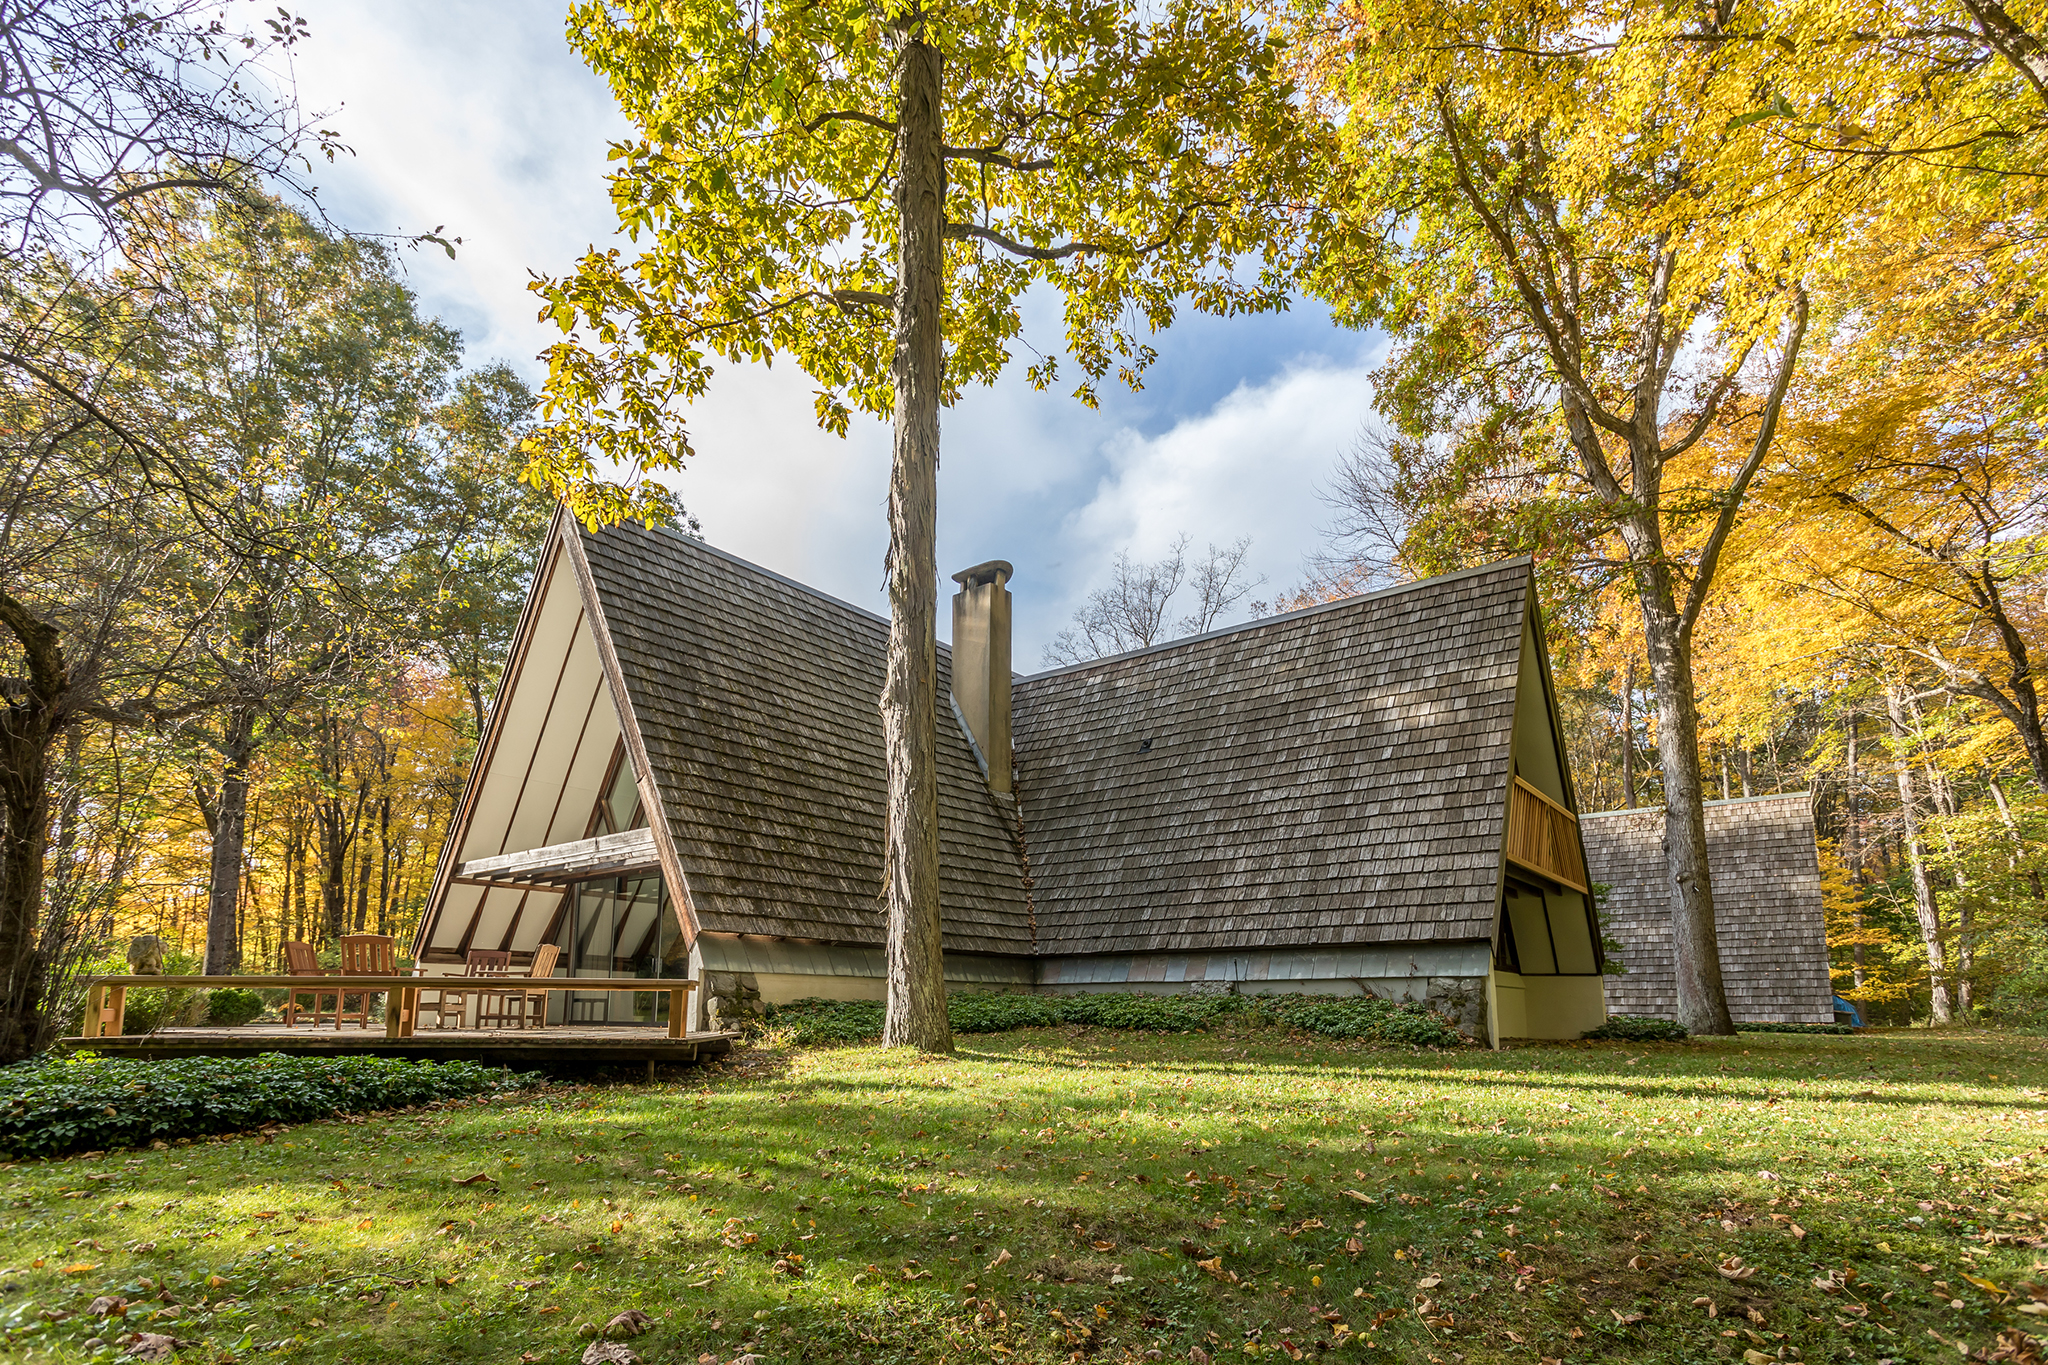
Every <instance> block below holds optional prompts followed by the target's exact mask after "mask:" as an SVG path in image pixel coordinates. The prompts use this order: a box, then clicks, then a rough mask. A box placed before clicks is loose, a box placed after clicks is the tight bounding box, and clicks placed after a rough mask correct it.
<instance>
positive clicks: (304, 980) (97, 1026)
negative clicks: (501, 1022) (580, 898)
mask: <svg viewBox="0 0 2048 1365" xmlns="http://www.w3.org/2000/svg"><path fill="white" fill-rule="evenodd" d="M572 982H573V988H574V989H575V990H577V991H631V992H633V993H634V994H636V995H638V994H642V993H645V992H649V991H664V992H666V993H667V994H668V997H669V1013H668V1035H669V1037H671V1038H681V1037H683V1036H685V1034H684V1028H683V1024H684V1021H685V1019H686V1018H687V1017H688V1013H687V1012H688V1009H689V1002H690V992H691V991H694V990H696V989H697V983H696V982H694V981H680V980H677V979H675V978H674V977H615V976H582V977H573V978H572V977H565V976H517V975H506V976H454V975H449V976H354V975H347V976H344V975H338V974H337V975H334V976H326V975H322V976H95V977H88V978H87V979H86V992H85V1020H84V1028H83V1029H82V1031H81V1036H83V1037H86V1038H117V1037H119V1036H120V1035H121V1029H122V1025H123V1024H124V1023H125V1021H126V1015H127V1011H128V991H129V988H130V987H137V988H140V987H146V986H173V987H175V986H189V987H202V988H205V987H221V986H242V987H248V988H252V989H279V988H282V989H290V990H293V991H294V993H295V994H299V995H311V994H313V993H314V992H315V991H316V990H317V991H318V992H319V993H320V994H322V995H332V994H334V993H335V992H336V991H341V992H344V993H346V994H349V995H361V994H364V993H365V992H367V993H369V994H371V995H381V994H384V993H386V992H389V994H390V997H391V998H390V999H389V1000H388V1001H386V1003H385V1009H384V1036H385V1037H386V1038H410V1037H412V1036H413V1031H414V1028H415V1026H416V1025H417V1024H418V1022H419V1003H420V992H421V991H422V990H429V991H439V990H450V991H467V992H469V993H472V994H475V993H483V994H495V993H496V992H499V991H506V992H511V991H520V990H531V991H560V990H568V989H571V983H572ZM337 1003H339V1002H337ZM334 1026H335V1028H336V1029H339V1028H340V1027H341V1021H340V1019H338V1018H337V1019H336V1020H335V1023H334Z"/></svg>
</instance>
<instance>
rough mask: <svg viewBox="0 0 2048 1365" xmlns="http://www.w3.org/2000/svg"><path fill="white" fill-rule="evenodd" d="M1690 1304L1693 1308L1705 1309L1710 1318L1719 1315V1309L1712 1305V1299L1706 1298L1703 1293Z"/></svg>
mask: <svg viewBox="0 0 2048 1365" xmlns="http://www.w3.org/2000/svg"><path fill="white" fill-rule="evenodd" d="M1692 1306H1693V1307H1695V1308H1704V1309H1706V1310H1707V1316H1708V1317H1710V1318H1714V1317H1719V1316H1720V1315H1721V1310H1720V1309H1718V1308H1716V1307H1715V1306H1714V1301H1713V1300H1712V1299H1710V1298H1707V1297H1706V1296H1705V1295H1701V1296H1700V1297H1699V1298H1697V1299H1694V1300H1693V1301H1692Z"/></svg>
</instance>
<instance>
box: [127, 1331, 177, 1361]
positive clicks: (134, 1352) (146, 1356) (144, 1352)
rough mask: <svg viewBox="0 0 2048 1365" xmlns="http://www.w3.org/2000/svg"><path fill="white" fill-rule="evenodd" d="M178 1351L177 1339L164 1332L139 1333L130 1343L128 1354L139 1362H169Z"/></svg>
mask: <svg viewBox="0 0 2048 1365" xmlns="http://www.w3.org/2000/svg"><path fill="white" fill-rule="evenodd" d="M177 1349H178V1342H177V1339H176V1338H175V1337H167V1336H165V1335H164V1334H163V1333H162V1332H137V1333H136V1334H135V1336H134V1338H133V1339H132V1340H130V1341H129V1343H128V1354H129V1355H131V1356H134V1357H135V1358H136V1359H137V1360H169V1359H170V1358H171V1356H172V1355H173V1354H175V1353H176V1351H177Z"/></svg>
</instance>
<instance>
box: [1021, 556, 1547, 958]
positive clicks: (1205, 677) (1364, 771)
mask: <svg viewBox="0 0 2048 1365" xmlns="http://www.w3.org/2000/svg"><path fill="white" fill-rule="evenodd" d="M1528 596H1529V565H1528V562H1527V561H1526V560H1516V561H1510V562H1508V563H1504V564H1494V565H1489V566H1487V567H1485V568H1481V569H1473V570H1469V571H1467V572H1464V573H1457V574H1451V575H1447V576H1446V577H1443V578H1438V579H1432V580H1429V581H1427V582H1424V583H1418V584H1414V585H1412V586H1408V587H1404V588H1399V589H1395V590H1391V591H1387V592H1378V593H1373V594H1370V595H1368V596H1364V597H1358V598H1352V599H1349V600H1347V601H1344V602H1341V603H1337V604H1334V605H1332V606H1330V607H1328V608H1321V609H1312V610H1309V611H1306V612H1301V613H1298V614H1296V615H1293V616H1290V617H1280V618H1277V619H1274V620H1269V621H1262V622H1258V623H1256V624H1254V625H1252V626H1250V627H1247V628H1240V629H1234V630H1230V631H1225V632H1219V633H1217V634H1216V635H1213V636H1210V637H1207V638H1203V639H1197V640H1183V641H1177V642H1175V643H1173V644H1171V645H1168V646H1164V647H1160V648H1154V649H1151V650H1146V651H1142V652H1140V653H1137V654H1129V655H1123V656H1119V657H1117V658H1113V659H1103V660H1098V661H1096V662H1094V663H1089V664H1083V665H1080V666H1078V667H1075V668H1070V669H1063V670H1059V671H1057V672H1054V673H1049V674H1040V675H1038V676H1036V677H1031V678H1025V679H1022V680H1020V681H1019V682H1018V683H1017V684H1016V689H1015V693H1014V696H1015V698H1016V703H1015V705H1016V721H1015V735H1016V747H1017V764H1018V773H1019V786H1018V792H1019V795H1020V797H1021V799H1022V801H1023V803H1024V824H1025V830H1026V841H1027V843H1028V846H1029V849H1030V854H1031V871H1032V876H1033V878H1034V880H1035V887H1034V891H1033V900H1034V902H1035V904H1036V907H1037V911H1038V931H1039V934H1038V937H1039V952H1040V953H1041V954H1042V955H1054V954H1070V953H1216V952H1224V951H1229V950H1243V949H1262V948H1273V947H1277V946H1283V945H1284V946H1290V947H1310V946H1315V947H1331V948H1336V947H1352V946H1366V945H1380V944H1395V943H1418V944H1419V943H1429V944H1448V943H1458V942H1464V943H1475V942H1476V943H1487V942H1490V941H1491V939H1492V936H1493V924H1494V917H1495V907H1496V905H1497V904H1498V900H1499V895H1500V890H1499V878H1500V866H1501V825H1502V819H1503V812H1504V811H1505V809H1506V804H1507V782H1508V776H1509V765H1510V761H1511V757H1512V755H1511V748H1512V745H1513V740H1514V725H1515V688H1516V685H1517V675H1518V670H1519V666H1520V662H1521V648H1522V632H1523V626H1524V620H1525V613H1526V610H1527V602H1528ZM1481 972H1482V974H1483V972H1484V968H1483V966H1482V968H1481Z"/></svg>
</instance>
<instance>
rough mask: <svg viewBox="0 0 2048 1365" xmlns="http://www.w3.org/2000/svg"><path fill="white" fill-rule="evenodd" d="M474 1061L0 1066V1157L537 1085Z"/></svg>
mask: <svg viewBox="0 0 2048 1365" xmlns="http://www.w3.org/2000/svg"><path fill="white" fill-rule="evenodd" d="M540 1079H541V1078H540V1077H539V1076H537V1075H534V1074H530V1073H529V1074H518V1073H514V1072H510V1071H506V1070H503V1069H502V1068H498V1067H486V1066H479V1065H477V1064H476V1063H474V1062H442V1063H435V1062H414V1061H407V1060H405V1059H403V1058H396V1057H287V1056H282V1055H280V1054H277V1053H266V1054H264V1055H262V1056H259V1057H254V1058H248V1057H187V1058H181V1059H179V1060H176V1061H165V1062H139V1061H131V1060H128V1059H126V1058H116V1057H101V1056H97V1055H95V1054H93V1053H89V1052H81V1053H78V1054H75V1055H73V1056H71V1057H69V1058H63V1059H56V1060H42V1061H34V1062H21V1063H18V1064H17V1065H14V1066H10V1067H4V1068H0V1154H5V1155H7V1156H10V1157H23V1156H61V1155H62V1154H64V1153H65V1152H75V1151H81V1150H84V1149H86V1148H101V1149H105V1148H113V1147H132V1146H136V1145H139V1144H141V1143H145V1142H148V1141H150V1140H152V1139H155V1138H177V1137H202V1136H205V1135H206V1134H208V1133H232V1132H239V1131H242V1130H244V1129H248V1128H254V1127H256V1126H258V1125H260V1124H264V1123H280V1122H282V1123H304V1122H307V1121H309V1120H312V1119H322V1118H329V1117H331V1116H333V1115H335V1114H344V1113H351V1112H354V1111H357V1110H364V1109H393V1108H397V1107H400V1106H402V1105H408V1104H421V1103H424V1102H426V1101H428V1100H445V1099H457V1098H463V1097H466V1096H471V1095H481V1094H486V1093H490V1092H494V1091H502V1090H516V1089H521V1088H523V1087H525V1086H529V1085H533V1084H537V1083H538V1082H539V1081H540Z"/></svg>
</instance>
